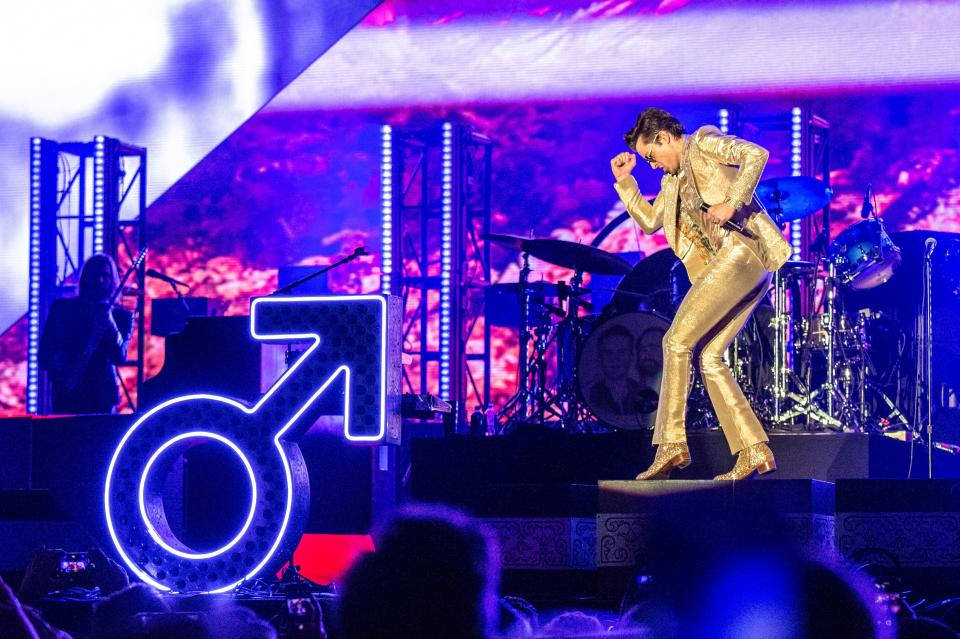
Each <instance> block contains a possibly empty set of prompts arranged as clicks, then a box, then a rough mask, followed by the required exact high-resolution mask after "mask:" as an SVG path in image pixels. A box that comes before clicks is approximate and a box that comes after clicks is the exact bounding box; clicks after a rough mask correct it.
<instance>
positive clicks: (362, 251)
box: [268, 246, 370, 297]
mask: <svg viewBox="0 0 960 639" xmlns="http://www.w3.org/2000/svg"><path fill="white" fill-rule="evenodd" d="M361 255H370V254H369V253H367V247H366V246H358V247H357V248H355V249H353V253H351V254H350V255H348V256H346V257H344V258H342V259H339V260H337V261H336V262H334V263H333V264H331V265H329V266H324V267H323V268H322V269H320V270H319V271H316V272H314V273H311V274H310V275H307V276H306V277H301V278H300V279H299V280H297V281H295V282H290V283H289V284H287V285H286V286H283V287H281V288H278V289H277V290H275V291H274V292H273V293H270V295H268V297H273V296H274V295H286V294H287V293H289V292H291V291H292V290H293V289H295V288H298V287H299V286H301V285H302V284H305V283H306V282H309V281H310V280H312V279H313V278H315V277H317V276H318V275H323V274H324V273H326V272H327V271H332V270H333V269H335V268H337V267H338V266H343V265H344V264H346V263H347V262H352V261H353V260H355V259H357V258H358V257H360V256H361Z"/></svg>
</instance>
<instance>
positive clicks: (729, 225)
mask: <svg viewBox="0 0 960 639" xmlns="http://www.w3.org/2000/svg"><path fill="white" fill-rule="evenodd" d="M700 210H701V211H703V212H704V213H706V212H707V211H709V210H710V206H709V205H708V204H707V203H706V202H702V203H701V204H700ZM723 228H725V229H727V230H728V231H736V232H737V233H739V234H740V235H743V236H744V237H748V238H750V239H753V235H751V234H750V231H748V230H746V229H745V228H743V224H740V223H739V222H734V221H733V220H727V221H726V222H724V223H723Z"/></svg>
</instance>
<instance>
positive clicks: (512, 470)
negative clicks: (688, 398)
mask: <svg viewBox="0 0 960 639" xmlns="http://www.w3.org/2000/svg"><path fill="white" fill-rule="evenodd" d="M129 424H130V417H129V416H99V417H75V418H43V419H32V420H31V419H11V420H0V462H2V463H3V466H2V473H0V479H2V482H0V540H2V541H3V545H4V548H5V549H6V551H7V552H6V553H5V556H4V557H3V562H0V563H2V565H0V571H17V570H22V568H23V566H24V565H25V563H26V558H27V555H28V552H29V550H30V549H31V548H32V547H34V546H36V545H39V543H43V542H47V543H48V544H52V545H61V546H67V545H72V546H73V547H76V548H81V547H88V546H89V545H92V544H96V545H99V546H100V547H103V548H106V549H108V550H110V542H109V541H108V539H107V537H106V535H105V533H104V530H103V521H104V519H103V512H102V482H103V473H104V469H105V468H106V465H107V463H108V461H109V456H110V453H111V451H112V450H113V446H114V445H115V444H116V441H117V440H118V439H119V437H120V436H121V435H122V433H123V432H124V430H125V429H126V428H127V427H128V426H129ZM431 434H432V435H433V436H428V435H431ZM439 434H440V431H439V430H438V429H431V428H427V427H423V426H421V425H414V426H411V427H409V428H408V429H407V430H405V431H404V442H403V444H402V446H400V447H391V448H389V451H388V452H389V455H387V457H386V459H387V460H389V463H388V464H386V465H384V464H383V461H384V459H385V458H384V457H383V455H381V454H380V452H379V450H378V448H377V447H357V446H350V445H347V444H345V443H344V442H342V441H340V440H337V439H336V438H330V437H327V436H323V435H311V436H310V437H309V438H308V439H307V440H306V441H305V442H304V443H303V445H302V448H303V450H304V457H305V458H306V460H307V464H308V467H309V470H310V474H311V514H310V525H309V526H308V532H323V533H330V534H363V533H366V532H368V531H369V529H370V526H371V525H372V523H373V522H374V521H375V520H376V517H377V515H378V514H382V513H383V512H385V511H386V510H387V509H388V504H392V503H394V501H401V502H402V501H406V500H416V501H428V502H443V503H446V504H450V505H453V506H457V507H460V508H463V509H465V510H467V511H468V512H470V513H472V514H474V515H476V516H477V517H480V518H482V519H484V520H485V521H486V522H487V523H488V524H489V525H490V526H491V527H492V528H493V529H494V530H495V531H496V534H497V535H498V538H499V539H500V542H501V546H502V559H503V566H504V578H503V584H504V592H509V593H513V594H523V595H526V596H530V597H533V598H535V599H538V600H539V601H549V600H550V599H551V598H555V599H556V600H563V601H570V600H571V599H572V598H581V597H585V598H595V597H600V598H602V599H604V600H606V601H607V602H612V601H613V600H614V599H615V598H616V596H617V593H619V592H621V591H622V589H623V587H624V584H627V583H629V581H630V579H631V578H632V577H633V576H634V575H635V571H636V569H637V566H638V565H639V564H640V563H641V559H642V558H643V557H644V556H645V553H649V552H650V551H649V547H646V546H644V544H645V543H647V542H646V541H645V539H646V537H645V535H646V533H647V531H648V530H650V525H649V524H650V522H651V521H652V520H651V519H650V517H651V516H652V515H653V514H657V513H662V512H668V511H673V510H676V509H677V508H680V509H681V510H683V512H684V513H686V514H685V516H691V517H694V521H695V523H694V525H693V528H695V529H697V530H698V531H700V532H702V533H703V535H704V536H703V539H702V541H703V543H709V542H710V540H711V535H712V534H714V532H715V525H716V523H717V522H722V521H724V519H729V518H730V517H731V516H736V514H737V513H772V514H775V515H776V517H777V518H778V520H777V521H779V522H780V523H782V524H783V525H779V524H778V527H777V528H776V530H778V531H780V532H778V533H777V534H779V535H785V536H787V537H788V538H789V539H791V540H793V541H796V542H799V543H802V544H806V545H811V546H812V547H814V548H817V549H820V550H827V551H831V552H838V553H840V554H842V555H844V556H846V557H848V558H849V559H851V560H856V561H859V562H871V563H876V564H878V565H881V566H882V567H883V569H888V570H890V571H891V572H896V574H897V578H900V579H903V580H914V581H913V582H912V585H916V584H917V583H921V582H923V583H929V582H931V581H933V582H936V584H937V585H939V586H941V587H942V589H944V590H945V591H947V594H956V593H957V592H960V551H957V550H956V549H958V548H960V498H958V497H957V495H960V482H958V481H955V480H954V478H960V459H958V458H957V457H956V456H954V455H951V454H948V453H946V452H944V451H940V450H935V451H934V453H935V454H934V475H935V477H937V478H939V479H935V480H933V481H927V480H922V479H918V478H921V477H924V476H925V475H926V449H925V448H924V447H922V446H920V445H917V446H915V447H913V449H912V450H911V445H910V444H909V443H906V442H903V441H898V440H896V439H893V438H890V437H885V436H880V435H866V434H860V433H816V434H779V433H777V434H773V435H771V444H770V445H771V447H772V449H773V450H774V452H775V454H776V456H777V462H778V465H779V470H778V472H776V473H773V474H771V475H769V476H765V477H763V478H761V479H759V480H753V481H749V482H741V483H730V482H714V481H711V480H709V478H710V477H712V476H713V475H714V474H718V473H720V472H724V471H726V470H729V468H730V467H731V465H732V464H733V459H734V458H733V457H732V456H731V455H730V452H729V450H727V448H726V444H725V442H724V440H723V437H722V435H721V434H720V433H719V432H702V433H692V434H691V436H690V448H691V453H692V456H693V464H692V465H691V466H690V467H689V468H687V469H684V470H683V471H678V472H677V473H675V475H674V479H672V480H670V481H666V482H635V481H632V477H633V476H634V475H635V474H636V473H637V472H638V471H639V470H642V469H643V468H645V467H646V466H647V464H648V463H649V462H650V461H651V459H652V457H653V453H654V449H653V447H652V446H651V445H650V433H649V432H621V433H606V434H593V435H586V434H566V433H563V432H557V431H544V430H532V431H526V432H517V433H514V434H512V435H508V436H500V437H479V436H478V437H471V436H455V437H440V436H437V435H439ZM911 455H912V458H913V462H912V466H913V467H912V474H911V476H912V477H913V478H914V479H910V480H907V477H908V469H909V468H910V466H911ZM331 487H335V488H334V489H331ZM203 494H204V493H202V492H198V493H197V495H203ZM196 499H198V497H196V495H195V496H194V500H196ZM706 523H709V524H710V525H705V524H706ZM185 525H186V526H187V527H188V528H189V527H190V526H191V525H193V524H191V522H185ZM645 548H647V549H646V550H645ZM931 575H937V577H936V579H931V578H930V577H931Z"/></svg>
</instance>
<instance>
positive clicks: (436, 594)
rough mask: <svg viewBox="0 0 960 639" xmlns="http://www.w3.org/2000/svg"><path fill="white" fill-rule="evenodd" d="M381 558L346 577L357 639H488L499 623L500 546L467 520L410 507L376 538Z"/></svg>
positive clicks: (346, 617)
mask: <svg viewBox="0 0 960 639" xmlns="http://www.w3.org/2000/svg"><path fill="white" fill-rule="evenodd" d="M374 540H375V543H376V547H377V550H376V552H375V553H371V554H368V555H366V556H364V557H362V558H361V559H360V560H359V561H358V562H357V563H356V564H355V565H354V566H353V568H351V570H350V572H349V573H348V575H347V577H346V581H345V584H344V591H343V596H342V599H341V602H340V625H341V630H342V634H343V636H345V637H349V638H350V639H381V638H382V637H391V638H392V639H414V638H416V639H419V638H421V637H444V638H445V639H482V638H483V637H486V636H488V635H490V634H491V633H492V631H493V629H494V623H495V619H496V609H497V599H496V591H497V587H498V581H499V557H498V550H497V545H496V542H495V540H494V539H493V537H492V536H491V534H490V533H489V532H488V531H487V530H486V529H485V528H484V527H483V526H481V525H480V523H479V522H477V521H476V520H474V519H471V518H470V517H469V516H467V515H466V514H464V513H462V512H460V511H457V510H453V509H450V508H445V507H440V506H425V505H420V506H410V507H407V508H404V509H402V510H400V511H399V512H397V513H396V514H395V515H394V516H393V517H391V518H390V519H389V521H387V523H386V525H385V526H384V527H383V529H382V532H380V533H378V534H375V535H374Z"/></svg>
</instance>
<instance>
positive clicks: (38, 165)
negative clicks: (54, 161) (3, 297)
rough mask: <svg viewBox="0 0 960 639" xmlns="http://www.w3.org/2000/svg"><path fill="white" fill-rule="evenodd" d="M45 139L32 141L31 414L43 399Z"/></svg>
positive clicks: (37, 408) (29, 337)
mask: <svg viewBox="0 0 960 639" xmlns="http://www.w3.org/2000/svg"><path fill="white" fill-rule="evenodd" d="M42 154H43V139H42V138H36V137H35V138H31V139H30V280H29V283H28V285H27V393H26V394H27V412H28V413H31V414H36V413H37V411H38V410H39V408H40V406H39V400H40V363H39V361H38V357H37V355H38V353H39V346H40V218H41V201H40V188H41V182H42V179H43V178H42V164H43V163H42V160H41V158H42Z"/></svg>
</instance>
